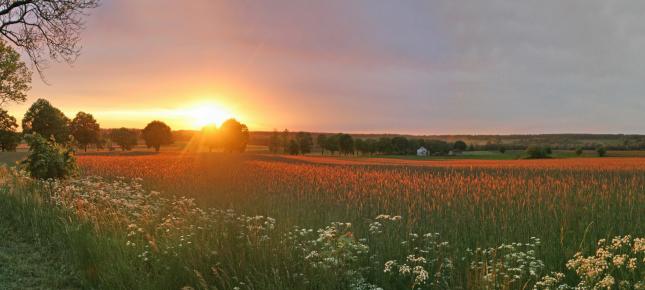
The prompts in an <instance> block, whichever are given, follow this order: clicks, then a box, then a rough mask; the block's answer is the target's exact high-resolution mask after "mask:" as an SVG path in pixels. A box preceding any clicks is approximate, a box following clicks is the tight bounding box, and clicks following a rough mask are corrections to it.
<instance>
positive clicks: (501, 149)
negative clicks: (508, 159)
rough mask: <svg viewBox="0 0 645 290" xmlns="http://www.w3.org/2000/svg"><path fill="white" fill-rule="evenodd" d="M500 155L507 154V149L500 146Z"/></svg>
mask: <svg viewBox="0 0 645 290" xmlns="http://www.w3.org/2000/svg"><path fill="white" fill-rule="evenodd" d="M499 153H502V154H504V153H506V147H504V146H502V145H500V146H499Z"/></svg>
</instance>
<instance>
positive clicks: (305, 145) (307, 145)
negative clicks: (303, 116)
mask: <svg viewBox="0 0 645 290" xmlns="http://www.w3.org/2000/svg"><path fill="white" fill-rule="evenodd" d="M296 142H298V147H299V148H298V151H299V152H300V153H302V154H307V153H311V148H312V147H313V146H314V141H313V138H312V137H311V134H310V133H307V132H298V133H297V134H296Z"/></svg>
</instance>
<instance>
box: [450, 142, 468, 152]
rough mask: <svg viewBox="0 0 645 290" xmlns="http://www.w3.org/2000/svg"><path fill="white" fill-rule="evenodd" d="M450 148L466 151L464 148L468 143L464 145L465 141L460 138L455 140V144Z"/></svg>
mask: <svg viewBox="0 0 645 290" xmlns="http://www.w3.org/2000/svg"><path fill="white" fill-rule="evenodd" d="M452 148H453V149H456V150H461V151H466V149H467V148H468V145H466V142H464V141H462V140H457V141H456V142H455V144H454V145H453V146H452Z"/></svg>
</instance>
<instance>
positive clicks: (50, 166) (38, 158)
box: [23, 134, 76, 179]
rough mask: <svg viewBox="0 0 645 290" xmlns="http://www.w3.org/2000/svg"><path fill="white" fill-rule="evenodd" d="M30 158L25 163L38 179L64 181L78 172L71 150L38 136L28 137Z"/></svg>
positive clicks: (26, 137)
mask: <svg viewBox="0 0 645 290" xmlns="http://www.w3.org/2000/svg"><path fill="white" fill-rule="evenodd" d="M25 139H26V140H27V143H28V144H29V156H27V159H26V160H24V161H23V164H24V165H25V168H26V169H27V171H28V172H29V174H30V175H31V176H32V177H34V178H38V179H63V178H67V177H69V176H71V175H72V174H74V173H75V172H76V160H75V158H74V152H73V150H72V149H71V148H67V147H64V146H62V145H60V144H57V143H56V142H55V141H54V140H47V139H45V138H43V137H42V136H40V135H38V134H33V135H26V136H25Z"/></svg>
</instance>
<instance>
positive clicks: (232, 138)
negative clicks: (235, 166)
mask: <svg viewBox="0 0 645 290" xmlns="http://www.w3.org/2000/svg"><path fill="white" fill-rule="evenodd" d="M219 136H220V138H221V142H222V147H223V148H224V150H225V151H227V152H240V153H241V152H244V150H246V145H247V144H248V143H249V129H248V128H247V127H246V125H244V124H242V123H240V122H238V121H237V120H235V119H228V120H226V121H225V122H224V123H223V124H222V126H220V129H219Z"/></svg>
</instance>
